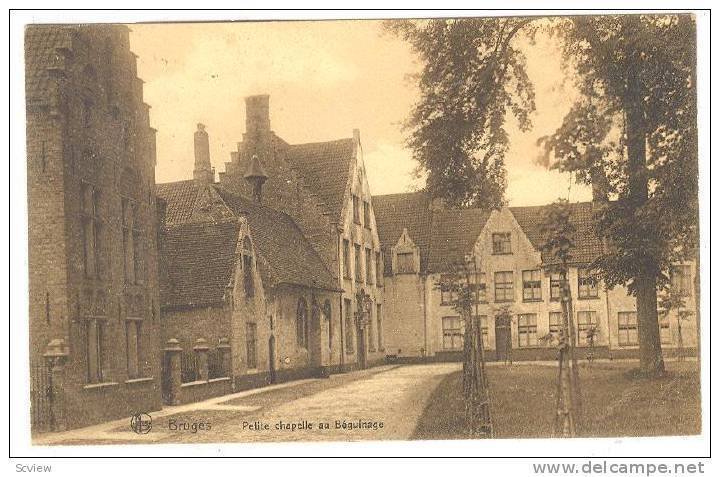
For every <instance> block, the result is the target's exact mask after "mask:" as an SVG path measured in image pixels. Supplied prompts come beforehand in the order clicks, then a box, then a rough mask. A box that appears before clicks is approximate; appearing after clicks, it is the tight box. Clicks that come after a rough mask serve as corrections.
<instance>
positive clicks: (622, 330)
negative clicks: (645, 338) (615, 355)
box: [618, 311, 638, 346]
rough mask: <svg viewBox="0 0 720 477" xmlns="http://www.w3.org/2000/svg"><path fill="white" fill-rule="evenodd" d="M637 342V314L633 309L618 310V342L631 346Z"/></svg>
mask: <svg viewBox="0 0 720 477" xmlns="http://www.w3.org/2000/svg"><path fill="white" fill-rule="evenodd" d="M637 342H638V332H637V314H636V313H635V312H634V311H620V312H618V344H619V345H621V346H632V345H636V344H637Z"/></svg>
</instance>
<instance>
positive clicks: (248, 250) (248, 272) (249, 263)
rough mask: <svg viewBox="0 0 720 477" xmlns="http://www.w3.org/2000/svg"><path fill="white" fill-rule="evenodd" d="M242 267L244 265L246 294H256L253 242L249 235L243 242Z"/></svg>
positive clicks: (247, 295) (249, 295)
mask: <svg viewBox="0 0 720 477" xmlns="http://www.w3.org/2000/svg"><path fill="white" fill-rule="evenodd" d="M242 267H243V285H244V288H245V296H246V297H251V296H254V295H255V280H254V279H253V255H252V243H251V242H250V237H248V236H247V235H246V236H245V238H244V239H243V243H242Z"/></svg>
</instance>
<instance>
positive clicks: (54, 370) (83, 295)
mask: <svg viewBox="0 0 720 477" xmlns="http://www.w3.org/2000/svg"><path fill="white" fill-rule="evenodd" d="M25 51H26V53H25V60H26V69H25V74H26V113H27V172H28V174H27V178H28V205H29V207H28V211H29V212H28V213H29V216H28V225H29V226H28V239H29V243H28V245H29V271H30V277H29V288H30V310H29V312H30V364H31V413H32V429H33V431H38V430H47V429H63V428H73V427H79V426H84V425H88V424H92V423H96V422H100V421H105V420H108V419H112V418H117V417H120V416H130V415H132V414H133V413H137V412H146V411H150V410H154V409H158V408H159V407H160V380H159V378H160V369H159V364H160V352H159V349H160V345H159V341H158V337H159V314H160V313H159V311H160V310H159V292H158V290H159V288H158V278H157V277H158V261H157V244H156V232H155V231H156V228H157V220H156V203H155V176H154V167H155V131H154V130H153V129H152V128H151V127H150V125H149V114H148V113H149V106H148V105H147V104H145V103H144V102H143V83H142V81H141V80H140V79H139V78H137V76H136V74H137V73H136V62H135V56H134V55H133V53H132V52H131V51H130V48H129V39H128V30H127V28H125V27H122V26H115V25H107V26H93V27H83V26H72V27H68V26H60V25H53V26H49V25H33V26H28V27H27V28H26V30H25ZM70 410H75V411H73V412H70ZM80 410H82V411H80Z"/></svg>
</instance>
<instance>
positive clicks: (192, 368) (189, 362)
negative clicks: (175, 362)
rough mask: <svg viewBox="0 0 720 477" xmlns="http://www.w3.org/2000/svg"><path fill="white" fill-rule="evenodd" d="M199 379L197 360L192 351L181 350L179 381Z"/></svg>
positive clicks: (188, 381)
mask: <svg viewBox="0 0 720 477" xmlns="http://www.w3.org/2000/svg"><path fill="white" fill-rule="evenodd" d="M198 379H200V373H199V372H198V360H197V355H196V354H195V352H194V351H183V353H182V355H180V381H181V382H183V383H191V382H193V381H197V380H198Z"/></svg>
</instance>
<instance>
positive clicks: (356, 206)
mask: <svg viewBox="0 0 720 477" xmlns="http://www.w3.org/2000/svg"><path fill="white" fill-rule="evenodd" d="M352 202H353V222H355V223H356V224H360V198H359V197H358V196H356V195H353V196H352Z"/></svg>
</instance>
